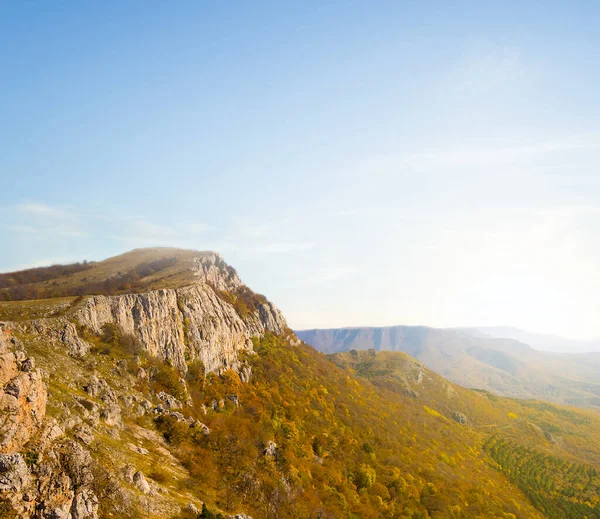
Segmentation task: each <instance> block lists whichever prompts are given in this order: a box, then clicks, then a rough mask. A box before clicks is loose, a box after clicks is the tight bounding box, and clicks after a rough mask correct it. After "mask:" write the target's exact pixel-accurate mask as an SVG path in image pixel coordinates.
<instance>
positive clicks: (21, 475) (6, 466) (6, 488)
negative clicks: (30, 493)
mask: <svg viewBox="0 0 600 519" xmlns="http://www.w3.org/2000/svg"><path fill="white" fill-rule="evenodd" d="M30 480H31V474H30V473H29V469H28V467H27V464H26V463H25V460H24V459H23V457H22V456H21V455H20V454H0V493H5V492H11V493H15V494H16V493H20V492H22V491H23V490H24V489H26V488H27V487H28V485H29V483H30Z"/></svg>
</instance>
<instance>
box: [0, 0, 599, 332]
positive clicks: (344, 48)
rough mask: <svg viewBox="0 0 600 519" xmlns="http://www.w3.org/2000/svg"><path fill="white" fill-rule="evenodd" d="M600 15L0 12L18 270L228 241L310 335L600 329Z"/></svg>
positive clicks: (88, 6) (21, 6) (229, 250)
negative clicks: (385, 329) (335, 330)
mask: <svg viewBox="0 0 600 519" xmlns="http://www.w3.org/2000/svg"><path fill="white" fill-rule="evenodd" d="M599 16H600V4H599V3H598V2H581V1H580V2H577V1H574V2H556V3H555V2H549V1H543V2H542V1H540V2H535V1H531V2H508V1H507V2H481V1H477V2H446V1H440V2H429V1H418V2H417V1H414V2H412V1H406V2H400V1H394V2H384V1H382V2H367V1H364V2H355V1H348V0H346V1H335V0H330V1H327V2H316V1H310V2H260V1H256V2H202V1H193V2H192V1H190V2H186V1H179V2H157V1H139V2H138V1H133V0H127V1H124V2H75V1H73V2H68V1H61V2H29V1H24V2H1V3H0V243H2V248H1V249H0V271H11V270H16V269H22V268H28V267H32V266H41V265H47V264H52V263H65V262H72V261H79V260H83V259H87V260H100V259H104V258H106V257H110V256H113V255H116V254H119V253H122V252H124V251H127V250H130V249H132V248H137V247H145V246H160V245H163V246H178V247H184V248H194V249H200V250H208V249H212V250H215V251H217V252H219V253H221V254H222V255H223V257H224V258H225V260H226V261H227V262H228V263H230V264H231V265H233V266H234V267H235V268H236V269H237V271H238V272H239V274H240V276H241V277H242V279H243V280H244V281H245V282H246V283H247V284H248V285H249V286H250V287H251V288H253V289H254V290H255V291H257V292H260V293H264V294H266V295H267V296H268V297H269V299H270V300H272V301H273V302H274V303H275V304H276V305H277V306H279V307H280V308H281V309H282V311H283V312H284V314H285V315H286V317H287V319H288V321H289V323H290V325H291V326H292V327H294V328H296V329H300V328H313V327H337V326H362V325H394V324H422V325H430V326H441V327H446V326H475V325H478V326H485V325H510V326H516V327H520V328H525V329H528V330H532V331H536V332H544V333H555V334H559V335H564V336H567V337H572V338H591V337H600V297H599V296H598V294H600V269H599V268H598V260H599V259H600V168H599V166H600V103H599V102H598V92H599V91H600V33H598V30H597V20H598V19H599Z"/></svg>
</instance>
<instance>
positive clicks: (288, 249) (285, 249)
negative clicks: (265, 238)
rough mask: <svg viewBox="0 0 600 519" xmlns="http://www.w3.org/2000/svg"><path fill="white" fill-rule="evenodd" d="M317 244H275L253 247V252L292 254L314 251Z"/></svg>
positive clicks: (305, 242)
mask: <svg viewBox="0 0 600 519" xmlns="http://www.w3.org/2000/svg"><path fill="white" fill-rule="evenodd" d="M315 245H316V243H315V242H307V241H298V242H275V243H267V244H265V245H260V246H258V247H253V248H251V250H252V251H253V252H257V253H260V254H290V253H293V252H303V251H306V250H309V249H312V248H313V247H314V246H315Z"/></svg>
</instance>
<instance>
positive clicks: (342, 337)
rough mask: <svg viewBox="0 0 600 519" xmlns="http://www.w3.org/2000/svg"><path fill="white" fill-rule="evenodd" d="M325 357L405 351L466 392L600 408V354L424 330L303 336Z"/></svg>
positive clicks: (394, 328) (312, 332)
mask: <svg viewBox="0 0 600 519" xmlns="http://www.w3.org/2000/svg"><path fill="white" fill-rule="evenodd" d="M296 334H297V336H298V337H299V338H300V339H301V340H303V341H305V342H306V343H308V344H311V345H312V346H314V347H315V348H317V349H318V350H320V351H323V352H325V353H335V352H341V351H348V350H351V349H356V350H366V349H370V348H373V349H375V350H376V351H384V350H387V351H402V352H405V353H408V354H409V355H412V356H413V357H415V358H416V359H418V360H420V361H421V362H423V363H424V364H425V365H426V366H427V367H428V368H430V369H432V370H433V371H435V372H436V373H439V374H440V375H442V376H443V377H446V378H448V379H449V380H452V381H453V382H456V383H458V384H460V385H462V386H465V387H472V388H478V389H486V390H489V391H492V392H494V393H497V394H499V395H503V396H509V397H514V398H540V399H544V400H548V401H550V402H556V403H562V404H568V405H575V406H580V407H590V408H600V354H595V353H589V354H555V353H549V352H541V351H538V350H535V349H533V348H532V347H531V346H529V345H527V344H525V343H522V342H519V341H516V340H514V339H505V338H494V337H490V336H487V335H485V334H483V333H481V332H477V333H473V331H470V332H467V331H466V330H458V329H438V328H428V327H425V326H389V327H380V328H377V327H375V328H370V327H364V328H337V329H330V330H300V331H296Z"/></svg>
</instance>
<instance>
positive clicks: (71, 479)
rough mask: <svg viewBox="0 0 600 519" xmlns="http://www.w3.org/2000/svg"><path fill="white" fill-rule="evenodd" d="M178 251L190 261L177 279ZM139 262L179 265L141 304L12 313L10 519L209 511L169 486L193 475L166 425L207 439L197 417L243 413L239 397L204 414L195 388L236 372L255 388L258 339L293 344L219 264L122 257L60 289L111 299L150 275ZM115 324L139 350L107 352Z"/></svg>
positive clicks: (6, 389) (0, 334) (0, 459)
mask: <svg viewBox="0 0 600 519" xmlns="http://www.w3.org/2000/svg"><path fill="white" fill-rule="evenodd" d="M165 252H166V253H167V254H175V255H177V254H179V257H178V258H177V259H178V261H177V262H176V266H175V268H173V266H172V265H173V263H175V262H174V261H171V259H172V258H170V257H167V259H168V260H169V261H165V259H164V254H165ZM140 253H141V254H143V258H144V261H145V262H146V263H144V264H143V265H147V261H148V256H149V255H150V260H152V261H155V262H156V261H159V262H161V263H164V264H167V265H169V269H168V270H167V271H166V272H162V271H161V272H158V274H156V273H155V274H154V275H153V276H152V275H150V276H149V279H150V281H148V282H147V283H146V282H145V281H144V283H145V284H143V283H142V284H138V286H143V287H144V290H142V291H137V292H136V291H132V292H131V293H118V294H114V295H110V294H107V295H86V294H80V295H79V296H78V297H74V296H73V297H63V298H60V299H52V298H48V299H42V300H36V301H19V302H3V303H0V517H19V518H33V517H40V518H41V517H44V518H55V519H97V518H98V517H99V514H101V512H102V513H104V515H106V516H107V517H109V516H110V517H142V516H143V517H155V518H157V517H171V516H173V515H174V514H176V513H177V512H178V511H179V510H180V507H181V505H182V504H186V503H188V504H189V505H190V510H196V507H198V506H201V502H198V501H197V499H196V498H195V495H194V494H193V493H191V492H190V491H189V490H187V489H183V490H179V489H173V488H171V489H167V488H166V487H165V485H164V484H161V481H162V479H161V478H163V479H164V478H167V480H168V478H172V479H176V480H182V481H183V480H185V479H186V478H187V477H189V476H188V474H187V472H186V469H185V468H184V467H183V466H182V465H181V464H180V463H179V462H178V461H177V460H176V459H175V458H174V457H173V456H172V454H171V453H170V450H169V445H168V444H167V443H166V442H165V439H164V438H163V437H162V436H161V435H159V434H157V433H156V431H155V430H154V425H153V424H154V422H155V420H160V419H161V417H162V419H165V420H172V421H174V422H175V423H178V424H181V425H180V426H181V427H183V428H185V429H189V430H193V431H197V434H198V435H199V437H200V438H203V437H206V436H208V435H209V434H211V431H210V429H209V428H208V427H207V426H206V425H204V423H202V421H200V420H199V419H198V418H200V419H202V417H203V416H205V415H206V414H207V413H219V412H221V411H222V410H224V409H226V408H227V406H231V405H235V406H238V405H239V402H238V397H237V395H236V394H225V395H223V397H224V399H223V398H217V399H215V398H214V397H211V398H210V399H207V400H206V401H205V402H203V403H202V405H200V406H199V407H198V408H194V406H193V405H192V403H191V395H192V394H193V392H194V391H197V388H194V387H193V383H194V382H196V383H197V382H198V380H199V379H202V378H203V377H204V375H205V374H207V373H210V372H213V373H217V374H220V373H222V372H224V371H226V370H233V371H235V372H237V373H238V374H239V380H240V381H241V382H247V381H248V380H249V379H250V376H251V370H250V367H249V366H248V364H247V363H246V362H244V357H245V355H248V354H252V353H253V338H257V337H262V336H264V335H265V334H266V333H269V332H270V333H273V334H278V335H286V336H288V338H290V339H291V340H292V341H293V340H294V336H293V333H292V332H291V331H290V330H289V329H288V327H287V324H286V322H285V319H284V318H283V316H282V315H281V313H280V312H279V310H277V308H276V307H275V306H274V305H273V304H271V303H269V302H268V301H267V300H266V298H264V297H263V296H260V295H258V294H254V293H253V292H252V291H251V290H250V289H248V288H247V287H246V286H245V285H244V284H243V283H242V282H241V280H240V279H239V277H238V275H237V273H236V272H235V270H233V269H232V268H231V267H229V266H227V265H226V264H225V262H224V261H223V260H222V258H221V257H220V256H218V255H217V254H212V253H197V255H192V251H173V250H166V251H165V250H164V249H156V250H150V251H148V250H144V251H141V252H137V251H135V252H134V253H130V255H132V256H133V258H132V257H130V256H128V255H124V256H123V257H124V258H125V259H126V260H127V261H125V262H124V261H123V259H122V258H123V257H119V258H118V260H119V261H118V262H117V263H118V264H119V269H118V270H117V269H116V268H114V267H113V264H114V263H115V259H114V258H113V259H111V260H107V262H101V263H99V264H97V265H96V264H94V266H92V267H90V268H87V269H86V270H85V272H84V274H85V277H83V278H82V277H81V275H80V277H79V278H77V277H76V278H75V280H73V279H71V278H68V277H67V278H64V279H63V278H61V279H58V280H56V283H57V284H61V283H62V284H63V286H65V287H67V288H66V289H70V287H71V286H73V288H74V289H75V290H77V289H78V287H77V284H78V283H80V285H79V286H85V285H84V284H83V283H84V282H85V281H86V280H88V279H93V282H94V283H95V284H96V285H95V286H98V283H101V282H102V279H110V278H111V277H112V278H114V277H115V276H116V277H119V276H121V277H123V272H130V271H131V269H132V268H133V269H138V271H141V270H144V269H146V270H147V267H145V266H144V267H143V268H142V269H140V268H139V259H136V256H137V255H138V254H140ZM181 257H183V258H184V260H185V261H183V260H181V259H180V258H181ZM156 258H158V260H157V259H156ZM132 261H133V262H134V263H131V262H132ZM136 261H137V262H138V264H136V263H135V262H136ZM111 262H112V263H111ZM127 262H129V263H127ZM107 265H108V266H109V267H110V268H106V266H107ZM132 265H133V266H132ZM127 269H129V270H127ZM80 274H81V273H80ZM43 290H47V288H44V289H43ZM43 290H42V292H43ZM107 325H109V329H112V330H114V331H116V333H118V336H119V337H120V338H121V339H122V338H123V337H126V338H127V340H128V341H130V344H135V348H136V351H135V352H132V351H127V353H126V354H124V350H123V349H122V348H121V346H122V344H121V343H119V344H120V345H116V343H114V344H113V343H112V342H111V341H108V339H107V338H106V333H107V332H106V330H107ZM107 341H108V342H107ZM117 342H118V341H117ZM111 347H115V348H117V349H116V350H114V351H110V352H109V353H107V352H106V351H104V350H103V349H102V348H104V349H106V348H109V349H110V348H111ZM119 348H121V349H119ZM103 351H104V352H103ZM197 361H200V362H201V364H200V363H199V362H197ZM191 366H193V376H191V375H190V374H189V373H188V371H189V370H190V369H191ZM202 367H203V369H202ZM186 374H187V375H186ZM198 411H200V412H199V413H198ZM138 423H142V425H143V426H142V427H140V426H139V425H138ZM159 466H160V468H156V467H159ZM153 467H154V468H153ZM153 471H154V472H153ZM144 473H146V475H148V474H150V475H152V474H153V473H154V474H158V475H154V479H152V478H149V479H146V476H145V475H144ZM161 474H162V476H161ZM165 474H167V475H165ZM141 510H143V511H144V513H143V515H135V514H139V513H140V511H141ZM192 516H194V514H193V513H192ZM242 516H243V515H240V517H242Z"/></svg>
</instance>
